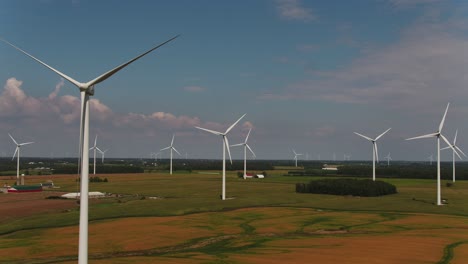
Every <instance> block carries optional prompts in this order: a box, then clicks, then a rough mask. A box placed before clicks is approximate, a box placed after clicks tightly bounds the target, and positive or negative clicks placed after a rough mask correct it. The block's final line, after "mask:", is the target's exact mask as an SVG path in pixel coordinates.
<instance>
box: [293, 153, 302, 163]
mask: <svg viewBox="0 0 468 264" xmlns="http://www.w3.org/2000/svg"><path fill="white" fill-rule="evenodd" d="M292 152H293V153H294V161H295V162H296V167H297V157H298V156H301V155H302V154H301V153H296V151H295V150H294V149H293V150H292Z"/></svg>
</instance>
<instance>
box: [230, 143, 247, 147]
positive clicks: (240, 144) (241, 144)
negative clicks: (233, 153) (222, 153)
mask: <svg viewBox="0 0 468 264" xmlns="http://www.w3.org/2000/svg"><path fill="white" fill-rule="evenodd" d="M243 145H245V143H239V144H235V145H231V147H239V146H243Z"/></svg>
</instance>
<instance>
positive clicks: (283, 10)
mask: <svg viewBox="0 0 468 264" xmlns="http://www.w3.org/2000/svg"><path fill="white" fill-rule="evenodd" d="M276 8H277V10H278V13H279V15H280V17H281V18H282V19H286V20H299V21H311V20H315V19H317V17H316V15H315V14H314V13H313V12H312V10H311V9H309V8H305V7H303V6H302V3H301V2H300V1H299V0H277V1H276Z"/></svg>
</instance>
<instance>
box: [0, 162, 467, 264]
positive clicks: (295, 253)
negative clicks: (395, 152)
mask: <svg viewBox="0 0 468 264" xmlns="http://www.w3.org/2000/svg"><path fill="white" fill-rule="evenodd" d="M284 173H285V171H281V170H272V171H268V175H269V176H268V177H266V178H265V179H247V180H244V179H242V178H239V177H237V175H236V173H235V172H229V173H228V175H227V197H228V198H227V200H225V201H222V200H220V199H219V190H220V188H219V187H220V175H216V174H206V172H192V173H188V172H183V173H182V172H179V173H175V174H173V175H168V174H167V173H144V174H113V175H111V174H107V175H99V176H101V177H102V176H105V177H106V178H107V179H108V182H107V183H91V184H90V191H100V192H105V193H109V194H114V195H113V196H109V197H106V198H100V199H91V201H90V209H89V215H90V216H89V217H90V224H89V262H90V263H305V262H307V263H466V262H465V261H466V259H467V257H468V232H467V228H468V202H467V201H468V199H467V198H468V182H465V181H458V182H456V183H455V184H454V185H453V186H450V187H446V185H445V184H444V185H443V188H442V192H443V197H444V199H446V200H447V201H448V204H447V205H444V206H435V205H434V194H435V192H434V189H435V182H434V180H423V179H385V181H389V182H391V183H393V184H394V185H396V186H397V188H398V193H397V194H393V195H387V196H382V197H372V198H366V197H355V196H335V195H318V194H299V193H296V192H295V189H294V188H295V187H294V186H295V183H296V182H305V181H309V180H311V179H317V178H319V177H306V176H301V177H298V176H284ZM27 179H28V182H29V183H30V184H33V183H40V182H44V180H45V179H50V180H53V181H54V183H55V185H56V186H60V188H57V189H51V190H48V191H44V192H42V193H29V194H28V193H21V194H14V193H8V194H1V198H0V202H1V206H0V221H1V222H0V223H1V224H0V234H1V236H0V255H1V256H2V258H1V259H0V263H75V262H76V260H77V256H76V251H77V247H78V213H79V207H78V205H77V200H62V199H46V198H48V197H51V196H52V197H53V196H57V195H59V194H61V193H64V192H74V191H76V190H77V188H78V185H77V182H76V175H75V176H73V175H53V176H52V175H51V176H29V177H28V178H27ZM182 183H183V184H182Z"/></svg>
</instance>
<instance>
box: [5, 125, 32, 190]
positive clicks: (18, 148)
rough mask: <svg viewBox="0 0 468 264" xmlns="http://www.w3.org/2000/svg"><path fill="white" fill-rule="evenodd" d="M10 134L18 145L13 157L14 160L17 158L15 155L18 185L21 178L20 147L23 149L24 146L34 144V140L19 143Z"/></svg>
mask: <svg viewBox="0 0 468 264" xmlns="http://www.w3.org/2000/svg"><path fill="white" fill-rule="evenodd" d="M8 135H9V136H10V138H11V140H13V142H14V143H15V145H16V149H15V153H14V154H13V158H11V160H13V159H14V158H15V156H16V185H20V178H19V166H20V149H21V147H22V146H24V145H29V144H32V143H34V142H26V143H18V142H16V140H15V139H14V138H13V137H12V136H11V135H10V134H8Z"/></svg>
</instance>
